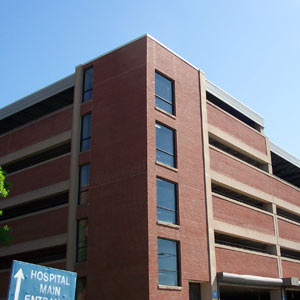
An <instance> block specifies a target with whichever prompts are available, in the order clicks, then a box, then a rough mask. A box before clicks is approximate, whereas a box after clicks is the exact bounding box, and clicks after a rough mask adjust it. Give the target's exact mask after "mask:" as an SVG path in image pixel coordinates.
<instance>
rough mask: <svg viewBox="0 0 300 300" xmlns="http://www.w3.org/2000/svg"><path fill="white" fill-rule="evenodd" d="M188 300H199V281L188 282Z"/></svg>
mask: <svg viewBox="0 0 300 300" xmlns="http://www.w3.org/2000/svg"><path fill="white" fill-rule="evenodd" d="M189 296H190V297H189V300H201V289H200V283H196V282H189Z"/></svg>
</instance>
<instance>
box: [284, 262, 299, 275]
mask: <svg viewBox="0 0 300 300" xmlns="http://www.w3.org/2000/svg"><path fill="white" fill-rule="evenodd" d="M281 264H282V272H283V277H297V278H300V262H292V261H286V260H282V261H281Z"/></svg>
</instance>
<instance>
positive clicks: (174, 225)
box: [156, 221, 180, 229]
mask: <svg viewBox="0 0 300 300" xmlns="http://www.w3.org/2000/svg"><path fill="white" fill-rule="evenodd" d="M156 224H157V225H161V226H166V227H170V228H174V229H179V228H180V226H179V225H177V224H171V223H167V222H162V221H157V222H156Z"/></svg>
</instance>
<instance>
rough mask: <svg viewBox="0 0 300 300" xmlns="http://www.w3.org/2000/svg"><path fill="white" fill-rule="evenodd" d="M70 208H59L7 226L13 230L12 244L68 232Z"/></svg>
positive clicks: (8, 223) (12, 222)
mask: <svg viewBox="0 0 300 300" xmlns="http://www.w3.org/2000/svg"><path fill="white" fill-rule="evenodd" d="M67 219H68V208H67V207H64V208H59V209H55V210H51V211H48V212H43V213H39V214H36V215H33V216H28V217H25V218H21V219H17V220H14V221H11V222H7V223H6V224H7V225H9V226H10V227H11V228H12V236H13V241H12V244H17V243H22V242H25V241H29V240H36V239H42V238H46V237H49V236H52V235H57V234H63V233H66V232H67Z"/></svg>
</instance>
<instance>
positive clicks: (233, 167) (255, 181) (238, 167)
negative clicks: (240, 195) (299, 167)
mask: <svg viewBox="0 0 300 300" xmlns="http://www.w3.org/2000/svg"><path fill="white" fill-rule="evenodd" d="M210 166H211V169H212V170H214V171H217V172H218V173H220V174H223V175H225V176H227V177H230V178H233V179H235V180H237V181H240V182H242V183H245V184H247V185H249V186H251V187H254V188H256V189H259V190H261V191H263V192H266V193H269V194H271V195H272V186H271V180H270V177H269V176H268V175H266V174H264V173H262V172H260V171H258V170H255V169H254V168H251V167H248V166H247V165H245V164H243V163H242V162H239V161H237V160H235V159H233V158H231V157H229V156H227V155H225V154H223V153H221V152H219V151H217V150H215V149H210Z"/></svg>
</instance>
